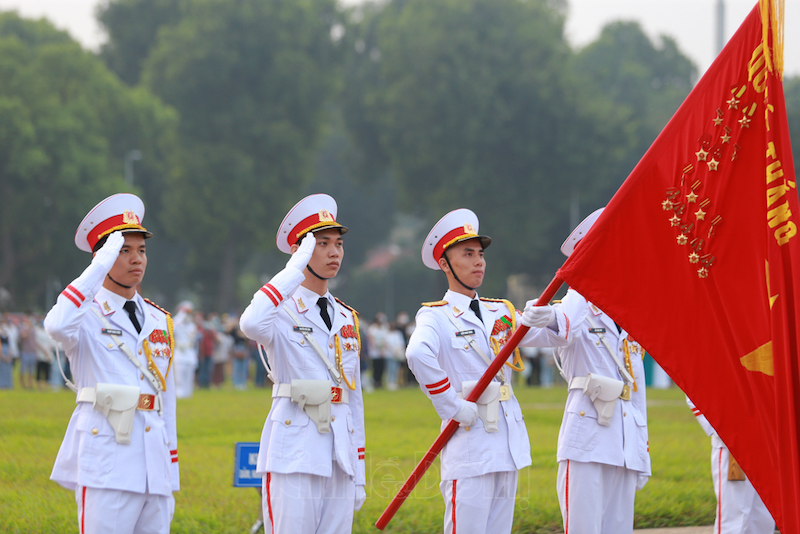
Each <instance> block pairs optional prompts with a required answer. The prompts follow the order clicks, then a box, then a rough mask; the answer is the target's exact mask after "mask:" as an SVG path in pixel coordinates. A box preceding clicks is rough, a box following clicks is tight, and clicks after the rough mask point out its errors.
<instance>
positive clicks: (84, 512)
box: [81, 486, 86, 534]
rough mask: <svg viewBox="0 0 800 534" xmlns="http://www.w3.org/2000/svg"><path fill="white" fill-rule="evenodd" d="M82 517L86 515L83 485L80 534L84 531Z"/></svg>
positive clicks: (84, 488)
mask: <svg viewBox="0 0 800 534" xmlns="http://www.w3.org/2000/svg"><path fill="white" fill-rule="evenodd" d="M84 517H86V486H84V487H83V492H82V494H81V534H83V533H84V532H86V529H85V526H84V520H83V519H84Z"/></svg>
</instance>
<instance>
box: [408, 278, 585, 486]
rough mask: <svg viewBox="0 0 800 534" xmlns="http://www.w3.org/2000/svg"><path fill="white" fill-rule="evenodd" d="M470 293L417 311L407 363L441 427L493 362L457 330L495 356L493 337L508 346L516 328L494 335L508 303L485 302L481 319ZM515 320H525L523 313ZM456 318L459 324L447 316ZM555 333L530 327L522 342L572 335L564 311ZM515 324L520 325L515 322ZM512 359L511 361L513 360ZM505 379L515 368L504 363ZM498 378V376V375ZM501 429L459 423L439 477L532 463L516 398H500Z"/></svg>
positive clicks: (563, 338)
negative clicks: (469, 386)
mask: <svg viewBox="0 0 800 534" xmlns="http://www.w3.org/2000/svg"><path fill="white" fill-rule="evenodd" d="M471 300H472V299H470V298H469V297H467V296H466V295H463V294H461V293H457V292H454V291H448V292H447V293H445V295H444V299H443V300H442V301H440V302H435V303H431V304H430V305H426V306H423V307H422V308H420V310H419V311H418V312H417V316H416V328H415V330H414V333H413V334H412V335H411V339H410V340H409V343H408V348H407V350H406V357H407V359H408V364H409V367H410V368H411V370H412V372H413V373H414V376H415V377H416V378H417V381H418V382H419V384H420V388H421V389H422V391H423V392H424V393H425V394H426V395H427V396H428V398H430V399H431V401H432V402H433V405H434V407H435V408H436V413H437V414H439V417H440V418H441V419H442V428H444V426H446V424H447V422H448V421H449V420H450V419H452V418H453V416H455V415H456V413H457V412H458V410H459V408H460V406H461V400H460V399H459V394H460V392H461V388H462V383H463V382H464V381H470V380H479V379H480V377H481V376H482V375H483V373H484V372H485V371H486V369H488V367H489V365H488V364H487V363H486V362H485V361H484V360H483V358H481V356H480V355H479V354H478V353H477V352H476V351H475V350H474V349H473V348H472V347H471V346H470V344H469V343H468V341H467V340H466V339H465V337H464V336H463V335H458V334H459V332H462V333H463V332H465V331H472V330H474V334H472V335H471V337H472V338H473V339H474V340H475V342H476V343H477V344H478V346H479V347H480V348H481V349H482V350H483V351H484V354H486V355H487V356H488V357H489V358H492V359H493V358H494V351H493V350H492V348H491V341H490V339H491V338H494V339H495V340H496V342H497V343H499V345H501V346H502V345H503V344H505V342H506V341H507V340H508V338H509V337H510V336H511V334H512V333H513V331H512V330H511V329H510V328H508V329H504V330H502V331H500V332H498V333H496V334H495V335H494V336H492V331H493V330H494V329H495V325H498V326H499V327H500V328H503V327H502V326H500V325H503V324H507V323H506V322H504V321H503V320H502V319H503V317H505V318H506V320H510V317H509V314H510V313H511V312H510V310H509V308H508V306H506V304H504V303H503V302H500V301H493V300H481V301H480V302H481V304H480V307H481V317H482V319H483V320H479V319H478V317H477V316H476V315H475V313H474V312H473V311H472V310H471V309H470V308H469V305H470V301H471ZM513 313H515V314H516V318H515V321H516V322H518V321H519V319H520V318H521V315H520V314H519V312H517V311H516V310H514V312H513ZM448 314H449V315H450V316H452V317H454V318H455V320H456V322H457V323H458V325H459V328H456V326H455V325H454V324H453V322H452V321H451V320H450V319H449V318H448ZM556 316H557V319H558V329H557V331H554V330H551V329H534V328H532V329H530V330H529V331H528V333H527V334H526V336H525V337H524V338H523V339H522V342H521V343H520V345H521V346H527V345H534V344H536V345H538V346H546V345H550V344H554V343H555V342H556V341H560V342H567V341H568V340H569V339H570V333H569V330H570V329H569V326H568V323H567V319H566V317H565V316H564V315H563V314H556ZM515 324H516V323H515ZM509 361H510V360H509ZM504 372H505V375H506V382H507V383H509V382H511V369H510V368H509V367H508V366H504ZM495 380H497V378H495ZM500 405H501V406H500V417H499V423H498V431H497V432H491V433H490V432H486V431H485V429H484V425H483V421H481V420H480V419H477V420H476V422H475V424H474V425H473V426H472V427H471V428H469V427H459V428H458V430H456V432H455V434H453V437H452V438H451V439H450V441H449V442H448V443H447V445H445V447H444V449H443V450H442V462H441V478H442V480H455V479H461V478H468V477H475V476H480V475H484V474H487V473H493V472H499V471H515V470H519V469H521V468H523V467H526V466H528V465H531V452H530V451H531V445H530V441H529V439H528V432H527V430H526V427H525V422H524V421H523V416H522V410H521V409H520V406H519V402H518V401H517V399H516V397H514V396H512V398H511V399H510V400H507V401H501V402H500Z"/></svg>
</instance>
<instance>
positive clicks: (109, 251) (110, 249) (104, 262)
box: [92, 231, 125, 273]
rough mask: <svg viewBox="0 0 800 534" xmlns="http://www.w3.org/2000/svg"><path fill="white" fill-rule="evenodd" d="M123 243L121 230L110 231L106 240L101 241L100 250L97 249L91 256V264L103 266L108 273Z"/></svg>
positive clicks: (123, 237) (123, 238)
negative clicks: (92, 256)
mask: <svg viewBox="0 0 800 534" xmlns="http://www.w3.org/2000/svg"><path fill="white" fill-rule="evenodd" d="M124 244H125V236H123V235H122V232H120V231H116V232H111V235H109V236H108V239H106V242H105V243H103V246H102V247H100V250H98V251H97V252H96V253H95V255H94V258H92V265H97V266H98V267H100V268H104V269H105V272H106V273H108V272H109V271H110V270H111V268H112V267H113V266H114V262H115V261H117V258H118V257H119V251H120V250H122V246H123V245H124Z"/></svg>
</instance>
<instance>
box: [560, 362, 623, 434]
mask: <svg viewBox="0 0 800 534" xmlns="http://www.w3.org/2000/svg"><path fill="white" fill-rule="evenodd" d="M624 387H625V383H624V382H623V381H622V380H616V379H614V378H609V377H607V376H600V375H593V374H591V373H589V374H587V375H586V377H585V378H584V377H575V378H573V379H572V382H570V385H569V388H570V389H583V394H584V395H586V396H587V397H589V398H590V399H591V400H592V404H594V408H595V410H597V424H599V425H602V426H610V424H611V416H612V415H614V408H615V407H616V405H617V399H619V397H620V395H621V394H622V390H623V388H624Z"/></svg>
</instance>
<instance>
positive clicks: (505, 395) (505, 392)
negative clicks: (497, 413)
mask: <svg viewBox="0 0 800 534" xmlns="http://www.w3.org/2000/svg"><path fill="white" fill-rule="evenodd" d="M500 400H501V401H507V400H511V388H510V387H508V384H502V385H501V386H500Z"/></svg>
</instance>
